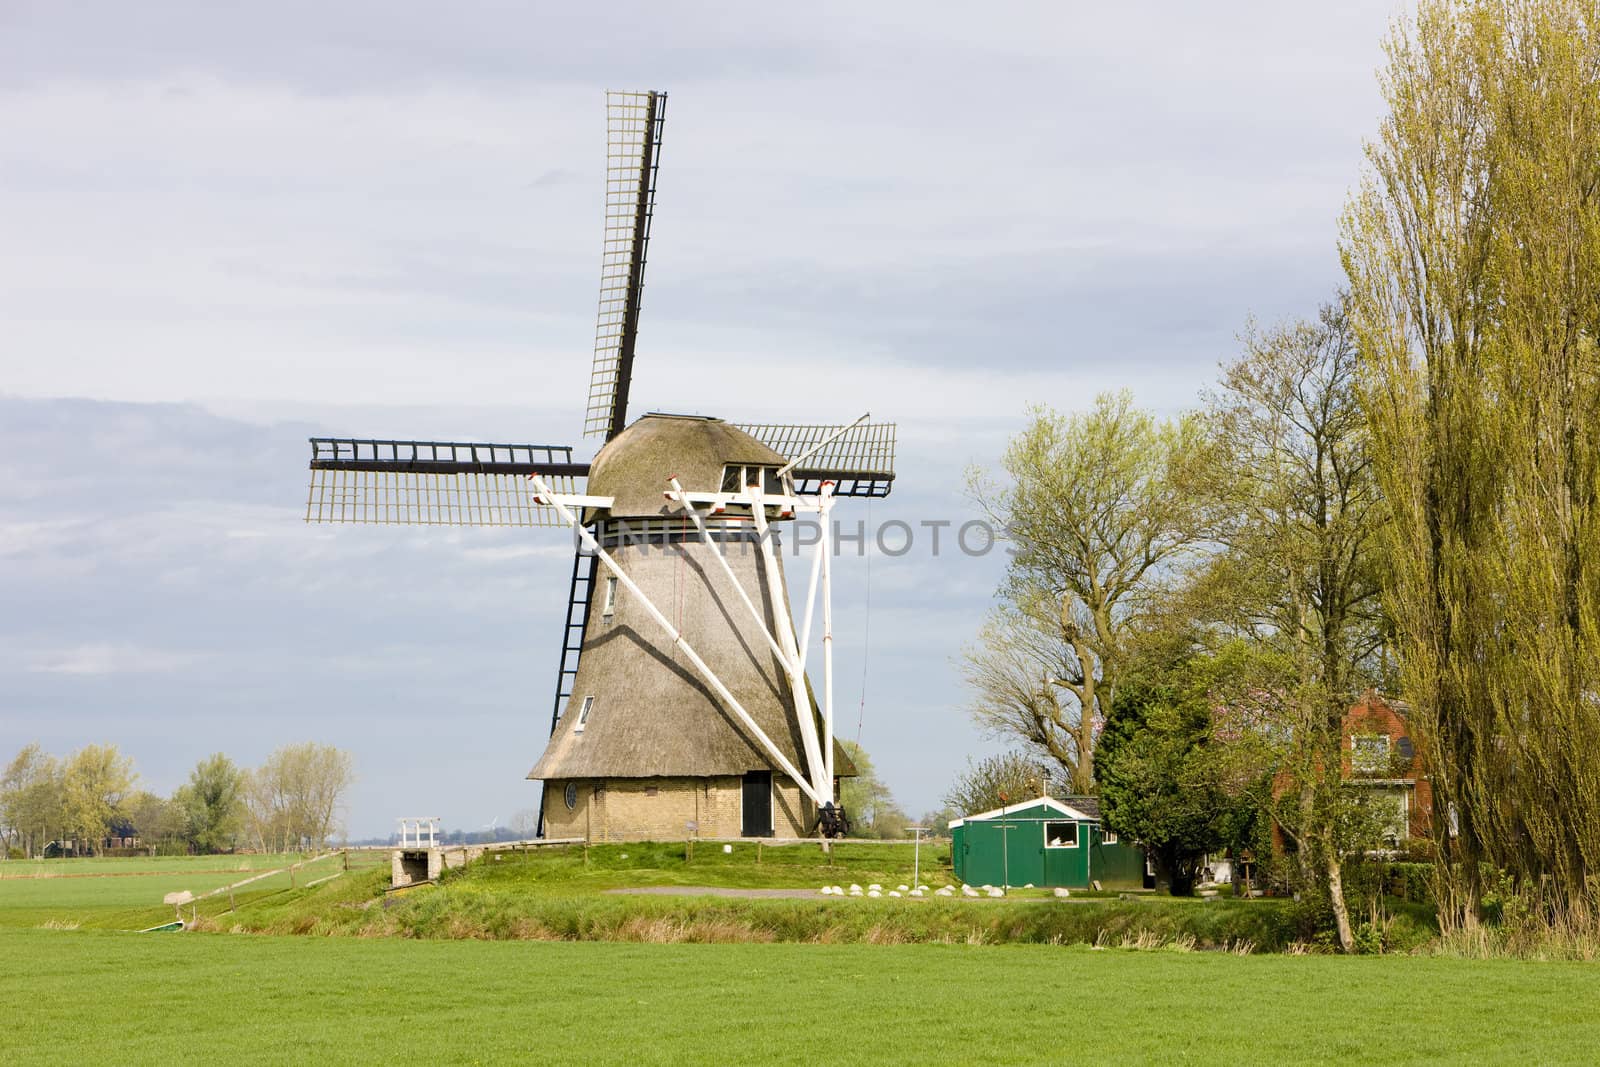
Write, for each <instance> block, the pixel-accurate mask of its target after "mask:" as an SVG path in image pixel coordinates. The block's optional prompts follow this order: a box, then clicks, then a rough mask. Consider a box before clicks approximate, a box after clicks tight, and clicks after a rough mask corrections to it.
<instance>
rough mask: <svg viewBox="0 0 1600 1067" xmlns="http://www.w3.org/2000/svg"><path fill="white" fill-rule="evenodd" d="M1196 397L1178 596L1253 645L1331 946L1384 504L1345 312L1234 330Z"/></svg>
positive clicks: (1292, 827)
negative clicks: (1202, 489)
mask: <svg viewBox="0 0 1600 1067" xmlns="http://www.w3.org/2000/svg"><path fill="white" fill-rule="evenodd" d="M1244 347H1245V351H1244V353H1243V354H1242V355H1241V356H1240V357H1239V358H1238V359H1236V360H1234V361H1232V362H1231V363H1229V364H1227V365H1226V366H1225V367H1224V369H1223V374H1222V379H1221V382H1220V384H1219V386H1218V387H1217V388H1216V389H1215V390H1213V391H1212V392H1210V393H1209V394H1208V396H1207V398H1206V399H1207V404H1206V410H1205V414H1204V419H1205V422H1206V426H1207V430H1208V437H1209V440H1210V441H1211V442H1212V461H1211V463H1210V464H1209V465H1208V470H1209V472H1210V479H1209V481H1208V482H1207V485H1208V487H1209V489H1208V493H1209V496H1210V497H1211V499H1212V504H1211V506H1210V508H1209V509H1208V510H1209V513H1210V514H1211V515H1212V516H1213V523H1212V526H1211V528H1210V531H1209V533H1210V538H1211V540H1212V542H1213V543H1214V544H1215V545H1217V546H1218V551H1216V552H1214V553H1213V554H1212V555H1211V556H1209V557H1208V559H1207V560H1206V563H1205V566H1204V567H1203V568H1201V569H1200V571H1199V573H1198V575H1197V576H1196V577H1195V578H1194V580H1193V584H1192V586H1191V588H1190V590H1189V591H1188V593H1187V596H1188V603H1189V606H1190V608H1191V611H1192V613H1193V615H1194V616H1195V617H1196V618H1197V620H1201V621H1203V623H1204V624H1205V625H1207V626H1209V627H1210V628H1211V630H1212V632H1213V633H1215V634H1220V635H1221V636H1222V637H1223V638H1224V639H1234V640H1238V639H1244V640H1247V641H1249V642H1250V643H1251V644H1252V645H1253V646H1254V647H1255V649H1256V652H1255V663H1256V665H1257V666H1258V667H1260V666H1262V665H1268V664H1270V667H1271V669H1270V670H1269V671H1267V672H1266V673H1265V674H1263V675H1261V676H1259V677H1257V678H1256V679H1255V680H1254V684H1255V687H1256V689H1257V691H1258V692H1264V693H1270V694H1271V695H1272V697H1273V699H1272V700H1271V701H1259V700H1258V701H1257V703H1258V706H1259V707H1260V708H1261V709H1262V710H1270V711H1273V712H1274V713H1275V717H1276V720H1277V721H1276V724H1275V725H1276V727H1277V736H1278V738H1279V739H1280V740H1281V741H1282V742H1283V743H1282V744H1280V745H1279V746H1278V762H1279V765H1280V767H1281V768H1282V770H1283V772H1284V774H1285V775H1286V778H1287V786H1288V792H1287V794H1286V796H1285V798H1284V800H1283V802H1281V803H1279V804H1278V805H1277V808H1276V814H1277V819H1278V822H1279V825H1280V826H1281V827H1282V828H1283V829H1284V831H1285V832H1286V833H1288V834H1289V835H1290V836H1291V837H1292V838H1293V839H1294V841H1295V843H1296V844H1297V845H1298V846H1299V847H1298V849H1297V853H1296V854H1297V856H1298V857H1299V861H1300V865H1301V880H1302V882H1303V883H1304V884H1306V885H1307V886H1311V885H1319V886H1321V887H1322V889H1323V890H1324V891H1325V892H1326V893H1327V894H1328V897H1329V902H1330V906H1331V910H1332V913H1333V916H1334V920H1335V926H1336V928H1337V933H1338V936H1339V942H1340V945H1341V946H1342V947H1343V948H1344V949H1345V951H1351V950H1352V949H1353V948H1354V940H1353V933H1352V929H1351V924H1350V917H1349V911H1348V909H1347V908H1346V906H1345V901H1344V890H1343V864H1344V858H1345V856H1346V855H1347V854H1348V849H1346V848H1345V847H1343V846H1342V845H1341V844H1340V841H1341V837H1340V835H1339V834H1338V832H1337V827H1338V826H1339V825H1341V819H1342V818H1343V815H1342V809H1343V808H1345V807H1347V806H1348V803H1349V795H1348V792H1347V791H1346V790H1345V789H1344V787H1343V780H1342V774H1341V759H1340V745H1341V737H1342V733H1343V723H1344V717H1345V713H1346V711H1347V709H1348V708H1349V707H1350V705H1351V703H1352V702H1353V701H1354V700H1355V699H1356V697H1357V696H1358V694H1359V693H1360V692H1361V691H1362V690H1363V689H1365V688H1366V687H1367V686H1369V685H1370V684H1372V682H1373V681H1374V680H1375V679H1376V677H1377V673H1378V659H1377V657H1376V654H1377V652H1378V650H1379V649H1380V647H1381V645H1382V639H1383V633H1384V620H1383V616H1382V611H1381V601H1380V591H1381V568H1380V564H1379V551H1378V549H1379V538H1380V537H1381V536H1382V530H1383V524H1384V522H1385V517H1386V511H1385V509H1384V506H1383V500H1382V496H1381V494H1380V492H1379V488H1378V483H1377V480H1376V478H1375V477H1374V474H1373V470H1372V453H1371V449H1370V447H1369V440H1368V436H1367V432H1366V424H1365V420H1364V417H1363V414H1362V410H1361V406H1360V402H1359V397H1358V394H1357V388H1356V387H1357V369H1358V366H1357V351H1356V345H1355V339H1354V337H1353V335H1352V333H1351V330H1350V328H1349V325H1348V322H1347V319H1346V316H1345V313H1344V311H1343V309H1342V307H1340V306H1338V305H1333V306H1329V307H1325V308H1324V309H1323V310H1322V313H1321V315H1320V316H1319V318H1318V319H1317V320H1316V321H1315V322H1294V323H1289V324H1287V325H1284V326H1281V327H1278V328H1275V329H1269V330H1259V329H1254V328H1252V329H1251V330H1250V331H1249V332H1247V334H1246V335H1245V338H1244Z"/></svg>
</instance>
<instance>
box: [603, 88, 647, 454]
mask: <svg viewBox="0 0 1600 1067" xmlns="http://www.w3.org/2000/svg"><path fill="white" fill-rule="evenodd" d="M666 112H667V94H666V93H657V92H648V93H618V92H608V93H606V232H605V250H604V252H603V254H602V256H601V261H600V317H599V323H598V325H597V326H596V327H595V336H594V371H593V372H592V374H591V376H590V379H589V407H588V411H587V413H586V414H585V416H584V422H583V434H584V436H585V437H596V436H603V437H605V439H606V440H608V441H609V440H610V439H611V438H613V437H615V436H616V435H617V434H618V433H620V432H621V431H622V427H623V426H624V425H626V423H627V414H628V386H629V384H630V383H631V382H632V380H633V350H634V343H635V342H636V341H637V340H638V336H639V303H640V298H641V297H642V296H643V293H644V266H645V258H646V257H645V253H646V250H647V249H648V247H649V244H650V220H651V217H652V215H653V213H654V211H655V203H656V173H657V170H658V169H659V165H660V161H661V127H662V124H663V122H664V121H665V118H666Z"/></svg>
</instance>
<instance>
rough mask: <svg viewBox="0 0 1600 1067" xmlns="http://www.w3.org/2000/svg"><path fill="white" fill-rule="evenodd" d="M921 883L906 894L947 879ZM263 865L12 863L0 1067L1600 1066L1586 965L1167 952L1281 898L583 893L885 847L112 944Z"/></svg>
mask: <svg viewBox="0 0 1600 1067" xmlns="http://www.w3.org/2000/svg"><path fill="white" fill-rule="evenodd" d="M924 859H925V862H926V863H927V866H925V867H924V869H923V872H922V881H924V882H926V883H927V884H930V885H938V884H942V883H945V882H948V881H949V873H948V868H946V867H943V866H942V865H941V862H940V861H941V857H940V856H939V855H938V853H936V852H935V853H933V854H932V855H930V854H929V853H926V852H925V853H924ZM284 862H285V860H284V857H227V858H221V857H192V858H180V859H174V860H165V859H163V860H110V861H68V862H67V863H59V861H49V862H47V863H45V864H42V865H29V864H17V865H14V866H13V865H9V864H8V865H6V866H5V867H4V869H3V871H0V874H3V875H5V877H0V960H3V961H4V965H3V966H0V1004H5V1005H7V1007H8V1008H11V1009H12V1010H11V1011H9V1012H8V1015H7V1020H6V1023H5V1025H3V1026H0V1063H13V1062H15V1063H36V1062H42V1063H49V1062H61V1063H82V1062H116V1063H172V1062H235V1061H238V1062H251V1063H257V1062H278V1063H291V1062H292V1063H299V1062H305V1061H309V1060H313V1059H315V1060H318V1061H321V1062H335V1063H343V1062H356V1061H367V1062H371V1061H373V1060H375V1059H380V1058H381V1059H394V1058H397V1057H407V1058H410V1057H416V1058H426V1059H429V1060H434V1061H440V1060H442V1061H445V1062H485V1063H488V1062H497V1063H500V1062H528V1061H539V1062H542V1061H561V1060H571V1061H578V1062H585V1063H620V1062H628V1063H632V1064H653V1063H701V1062H708V1061H713V1062H763V1063H767V1062H770V1063H817V1062H826V1063H863V1064H885V1063H905V1062H920V1063H928V1062H966V1061H982V1062H986V1063H1040V1062H1072V1063H1111V1062H1127V1061H1135V1062H1143V1061H1155V1060H1160V1061H1168V1060H1173V1059H1195V1060H1200V1059H1204V1060H1207V1061H1216V1060H1218V1059H1220V1058H1228V1059H1238V1058H1241V1057H1243V1058H1247V1059H1265V1060H1267V1061H1268V1062H1276V1061H1280V1060H1294V1061H1334V1060H1338V1061H1346V1062H1356V1063H1378V1062H1385V1063H1393V1062H1414V1061H1435V1062H1459V1061H1463V1060H1469V1059H1470V1060H1477V1061H1482V1062H1489V1063H1493V1062H1541V1063H1588V1062H1593V1060H1594V1059H1595V1056H1594V1053H1593V1050H1594V1049H1595V1048H1600V967H1596V966H1595V965H1593V964H1589V965H1585V964H1571V963H1530V962H1519V961H1510V960H1461V959H1444V958H1433V957H1423V956H1395V955H1390V956H1381V957H1360V958H1346V957H1336V956H1328V955H1307V956H1292V955H1281V954H1274V955H1264V954H1256V955H1235V954H1231V953H1226V952H1203V951H1179V950H1175V949H1188V948H1190V947H1191V946H1194V947H1200V948H1204V947H1206V946H1207V945H1220V944H1227V943H1230V942H1234V943H1236V941H1235V939H1236V938H1238V937H1239V936H1240V933H1241V932H1246V933H1249V935H1250V939H1251V940H1256V939H1257V938H1258V937H1259V938H1261V939H1264V943H1261V944H1259V945H1258V946H1257V947H1258V948H1268V947H1276V944H1277V943H1281V942H1282V941H1283V939H1284V938H1286V937H1288V936H1289V934H1288V933H1287V931H1288V930H1289V929H1290V928H1291V927H1292V925H1293V922H1294V919H1293V910H1292V907H1291V905H1289V904H1288V902H1283V901H1211V902H1202V901H1194V900H1170V899H1151V898H1148V897H1142V898H1138V899H1131V900H1123V899H1116V898H1115V897H1114V896H1112V897H1111V898H1110V899H1107V898H1106V897H1101V898H1097V899H1096V898H1090V899H1083V898H1082V897H1074V898H1073V899H1071V900H1055V899H1039V898H1038V896H1036V895H1032V896H1030V895H1029V894H1021V895H1020V897H1019V898H1013V899H1007V900H999V901H995V900H970V901H969V900H960V899H956V900H891V899H881V900H858V899H845V900H838V899H834V898H823V897H821V896H820V895H819V896H818V897H816V898H807V899H801V900H745V899H726V898H720V897H703V896H696V897H682V896H648V897H646V896H617V895H614V894H611V893H608V892H606V891H607V890H609V889H615V888H619V887H638V886H679V887H692V886H725V887H733V888H740V887H744V888H777V887H786V886H798V887H806V888H813V889H814V888H816V887H817V886H820V885H822V884H825V883H826V884H834V883H840V884H845V885H848V884H850V883H852V882H856V883H860V884H869V883H870V882H879V883H881V884H884V885H893V884H898V883H900V882H905V883H907V884H909V883H910V881H911V872H910V856H909V853H908V852H907V851H906V850H904V849H899V848H894V847H890V846H873V845H857V846H849V847H841V848H839V849H838V850H836V851H835V852H834V853H833V855H831V856H827V855H824V854H822V853H821V852H820V850H817V849H815V848H787V849H766V850H763V851H762V852H760V853H757V852H756V851H755V850H754V846H739V847H736V848H735V849H734V851H733V852H732V853H724V852H722V850H721V848H720V847H716V846H714V847H710V848H706V847H702V849H701V850H699V851H698V852H697V853H696V854H694V855H693V856H688V855H685V853H684V850H683V846H682V845H645V846H639V845H633V846H605V847H594V848H590V849H588V850H587V851H586V850H583V849H569V850H560V851H556V850H552V851H548V852H530V853H529V854H527V855H526V856H524V855H522V854H520V853H512V854H508V855H505V856H503V857H502V858H501V859H498V860H495V859H493V858H490V859H487V860H485V861H482V862H480V863H478V864H474V865H473V866H471V867H469V868H467V869H465V870H463V871H459V872H454V873H452V874H451V875H449V876H448V877H447V878H446V879H445V880H444V881H443V882H442V883H441V884H439V885H436V886H424V887H419V888H417V889H415V890H408V891H406V892H404V893H400V894H385V893H384V889H385V887H386V885H387V856H386V855H384V854H379V853H374V854H370V855H359V856H356V857H354V862H355V863H356V864H357V869H352V870H349V871H346V870H345V869H344V860H343V859H341V858H334V859H328V860H322V861H319V862H318V863H317V864H315V865H313V866H311V867H308V868H306V869H304V870H303V871H302V872H301V873H300V875H299V876H298V877H297V879H296V886H295V887H294V888H291V887H290V886H289V884H288V877H287V875H283V874H277V875H273V876H272V877H270V878H267V879H263V880H262V881H261V882H256V883H252V884H251V885H250V886H249V887H247V889H245V890H241V891H239V892H238V893H237V894H236V897H237V900H236V903H237V904H238V908H237V910H234V911H230V910H228V907H227V899H226V897H225V896H224V897H213V898H210V899H209V900H206V901H202V902H201V904H200V917H201V919H202V920H203V921H202V927H204V928H206V929H212V930H239V931H266V932H265V933H262V932H255V933H235V934H222V933H193V932H191V933H182V934H179V933H160V934H138V933H128V932H112V931H128V930H132V929H139V928H143V927H146V926H152V925H155V924H156V923H157V922H160V921H162V920H164V919H168V918H170V917H171V915H172V909H171V908H170V907H164V906H162V905H161V904H160V898H161V895H162V894H163V893H166V892H170V891H172V890H174V889H189V890H190V891H192V892H201V891H203V890H205V889H207V888H211V887H214V886H216V885H226V884H229V883H231V882H236V881H239V880H241V879H243V878H246V877H250V876H251V875H252V873H255V872H260V871H266V870H271V869H273V868H275V867H279V866H282V865H283V863H284ZM379 863H381V864H382V867H381V868H379V867H376V866H372V867H369V868H368V869H359V867H360V865H362V864H370V865H376V864H379ZM24 874H26V875H27V876H26V877H20V876H19V875H24ZM329 875H336V877H333V878H331V879H328V876H329ZM323 879H328V880H323ZM312 881H315V882H317V884H315V885H310V886H308V884H307V883H308V882H312ZM41 926H50V927H54V928H51V929H39V928H38V927H41ZM283 932H291V933H299V934H343V935H349V936H336V937H327V936H282V933H283ZM1146 934H1148V935H1151V936H1150V937H1148V939H1147V938H1144V937H1142V936H1140V935H1146ZM1107 935H1110V936H1107ZM1097 938H1098V939H1099V940H1100V941H1101V943H1102V944H1104V945H1106V946H1108V947H1106V948H1104V949H1095V948H1091V947H1090V946H1089V945H1087V944H1084V943H1083V942H1085V941H1093V940H1096V939H1097ZM1174 940H1176V942H1177V944H1176V945H1174V944H1173V942H1174ZM686 941H688V942H695V941H700V942H715V943H702V944H685V943H681V942H686ZM654 942H670V943H654ZM798 942H810V943H798ZM832 942H843V943H832ZM927 942H945V943H927ZM997 942H1005V943H997ZM1017 942H1038V943H1017ZM1266 942H1274V943H1270V944H1269V943H1266ZM1134 944H1139V945H1143V946H1144V947H1143V948H1135V947H1128V946H1131V945H1134ZM1161 944H1165V945H1166V947H1164V948H1151V947H1150V946H1153V945H1161Z"/></svg>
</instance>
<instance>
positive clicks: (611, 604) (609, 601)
mask: <svg viewBox="0 0 1600 1067" xmlns="http://www.w3.org/2000/svg"><path fill="white" fill-rule="evenodd" d="M616 610H617V576H616V575H614V574H613V575H610V576H608V577H607V578H606V593H605V599H604V600H603V601H602V602H601V605H600V614H602V615H613V614H615V613H616Z"/></svg>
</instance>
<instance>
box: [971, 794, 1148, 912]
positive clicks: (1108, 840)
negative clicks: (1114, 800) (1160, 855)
mask: <svg viewBox="0 0 1600 1067" xmlns="http://www.w3.org/2000/svg"><path fill="white" fill-rule="evenodd" d="M1070 799H1071V800H1072V802H1073V803H1064V802H1062V801H1059V800H1056V799H1055V798H1054V797H1037V798H1035V799H1033V800H1027V801H1023V802H1021V803H1018V804H1012V805H1010V806H1008V807H1004V808H997V809H996V810H994V811H986V812H983V813H981V814H978V815H968V816H967V817H966V818H964V819H955V820H953V821H952V822H951V823H950V850H951V855H952V859H953V861H954V864H955V872H956V877H957V878H960V879H961V880H962V881H963V882H965V883H966V884H967V885H996V886H1022V885H1035V886H1063V887H1066V888H1068V889H1090V888H1092V887H1093V883H1095V882H1099V883H1100V886H1101V888H1103V889H1138V888H1140V887H1141V886H1143V885H1144V862H1145V861H1144V850H1143V849H1142V848H1140V847H1139V846H1138V845H1134V844H1131V843H1124V842H1122V841H1119V840H1118V839H1117V835H1116V834H1113V833H1109V832H1106V831H1104V830H1103V829H1102V827H1101V825H1100V812H1099V805H1098V803H1096V802H1095V800H1094V798H1093V797H1085V798H1077V797H1074V798H1070ZM1086 809H1087V810H1086Z"/></svg>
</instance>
